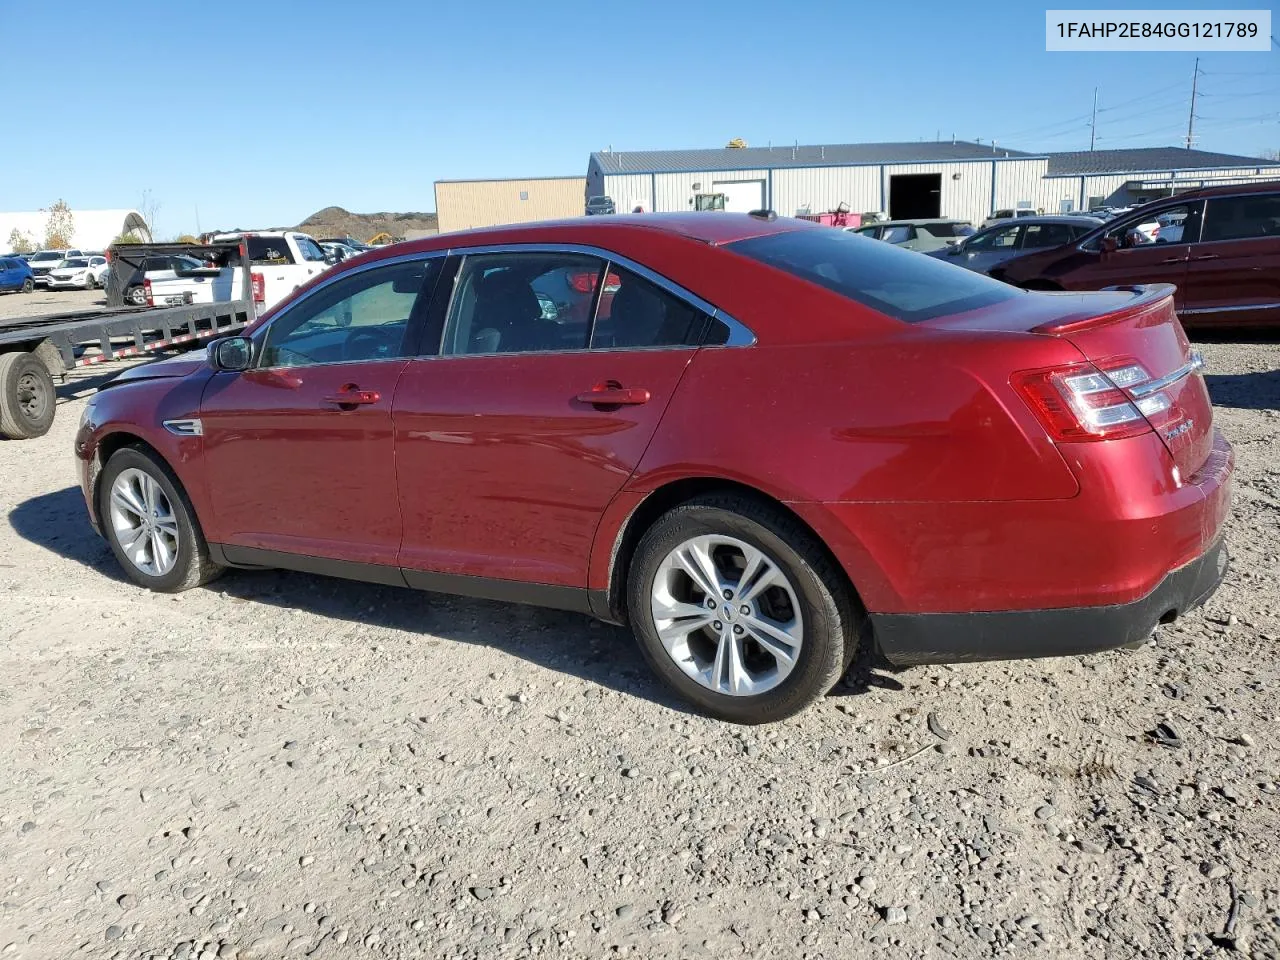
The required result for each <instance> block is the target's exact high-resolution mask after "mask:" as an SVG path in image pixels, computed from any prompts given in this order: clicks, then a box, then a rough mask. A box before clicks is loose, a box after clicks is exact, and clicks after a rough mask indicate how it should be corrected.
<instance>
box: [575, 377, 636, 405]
mask: <svg viewBox="0 0 1280 960" xmlns="http://www.w3.org/2000/svg"><path fill="white" fill-rule="evenodd" d="M574 399H575V400H577V401H578V402H579V403H589V404H591V405H593V406H597V407H621V406H637V405H638V404H641V403H648V402H649V391H648V390H646V389H644V387H624V386H623V385H622V384H620V383H619V382H618V381H617V380H608V381H606V382H604V383H597V384H596V385H595V386H594V387H592V388H591V389H590V390H587V391H585V392H583V393H580V394H578V395H577V396H576V397H574Z"/></svg>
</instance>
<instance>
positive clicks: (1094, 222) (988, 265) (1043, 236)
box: [929, 216, 1103, 273]
mask: <svg viewBox="0 0 1280 960" xmlns="http://www.w3.org/2000/svg"><path fill="white" fill-rule="evenodd" d="M1102 223H1103V220H1102V219H1101V218H1100V217H1065V216H1059V217H1022V218H1020V219H1018V220H1015V221H1005V222H1003V223H997V224H996V225H995V226H993V227H987V229H985V230H980V231H978V232H977V233H975V234H974V235H973V236H972V237H968V238H966V239H964V240H962V241H961V242H960V243H957V244H956V245H955V246H953V247H947V248H945V249H942V250H933V251H930V253H929V256H931V257H937V258H938V259H939V260H946V261H947V262H948V263H954V264H955V265H956V266H959V267H964V268H965V269H967V270H973V271H975V272H977V273H990V272H991V270H992V268H994V267H996V266H998V265H1000V264H1002V263H1004V262H1005V261H1006V260H1012V259H1013V258H1014V257H1017V256H1021V255H1022V254H1024V253H1030V252H1031V251H1032V250H1045V249H1048V248H1049V247H1060V246H1062V245H1063V244H1064V243H1072V242H1074V241H1075V240H1077V239H1079V238H1080V237H1083V236H1084V235H1085V234H1086V233H1088V232H1089V231H1090V230H1092V229H1094V228H1095V227H1099V226H1101V225H1102Z"/></svg>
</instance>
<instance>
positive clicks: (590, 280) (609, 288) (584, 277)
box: [569, 272, 622, 293]
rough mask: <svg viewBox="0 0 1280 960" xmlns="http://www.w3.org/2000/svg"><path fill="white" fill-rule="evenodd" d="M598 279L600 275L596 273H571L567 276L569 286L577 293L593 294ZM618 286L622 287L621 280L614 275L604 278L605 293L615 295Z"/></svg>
mask: <svg viewBox="0 0 1280 960" xmlns="http://www.w3.org/2000/svg"><path fill="white" fill-rule="evenodd" d="M599 278H600V274H598V273H585V272H583V273H571V274H569V286H571V287H573V289H574V290H576V291H578V293H594V292H595V289H596V284H597V283H598V282H599ZM620 286H622V278H621V277H619V276H618V275H617V274H616V273H611V274H609V275H608V276H607V277H605V281H604V288H605V290H606V292H609V293H616V292H617V290H618V288H619V287H620Z"/></svg>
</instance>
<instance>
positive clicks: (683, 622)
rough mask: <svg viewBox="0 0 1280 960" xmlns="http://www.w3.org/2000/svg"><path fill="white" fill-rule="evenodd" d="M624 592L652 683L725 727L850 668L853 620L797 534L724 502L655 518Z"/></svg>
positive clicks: (780, 518)
mask: <svg viewBox="0 0 1280 960" xmlns="http://www.w3.org/2000/svg"><path fill="white" fill-rule="evenodd" d="M627 594H628V611H629V616H630V620H631V626H632V629H633V630H634V631H635V633H636V636H637V638H638V640H639V642H640V649H641V651H642V652H643V653H644V656H645V659H646V660H648V662H649V664H650V665H651V666H652V667H653V669H654V670H655V671H656V672H657V673H658V675H659V676H661V677H662V678H663V679H664V680H665V681H666V682H667V683H668V684H670V685H671V686H672V687H673V688H674V689H675V690H676V691H677V692H679V693H680V694H681V695H682V696H683V697H684V698H685V699H686V700H689V701H690V702H691V703H693V704H694V705H696V706H697V707H699V708H700V709H701V710H702V711H704V712H706V713H708V714H710V715H712V716H715V717H718V718H720V719H723V720H729V721H732V722H735V723H767V722H770V721H774V720H781V719H784V718H786V717H789V716H792V715H794V714H796V713H799V712H800V711H801V710H803V709H804V708H805V707H807V706H809V705H810V704H812V703H813V702H815V701H816V700H818V699H820V698H821V697H822V696H823V695H824V694H826V692H827V691H828V690H830V689H831V687H833V686H834V685H835V684H836V682H837V681H838V680H839V679H840V676H841V674H842V673H843V672H844V670H845V668H846V667H847V666H848V664H849V662H850V660H851V659H852V656H853V653H854V651H855V649H856V646H857V639H858V634H859V632H860V630H861V623H862V620H863V618H862V617H861V615H860V614H859V612H858V611H857V609H856V603H855V601H854V600H853V598H852V596H851V591H850V590H849V589H848V587H847V585H846V584H845V582H844V580H843V577H842V576H841V575H840V573H839V571H838V570H837V569H836V567H835V565H834V563H833V562H832V560H831V559H830V558H829V556H828V555H827V553H826V551H825V550H824V549H823V548H822V547H821V545H820V544H819V543H818V542H817V541H816V540H814V538H813V536H812V535H811V534H810V533H809V532H808V530H806V529H805V528H804V527H803V526H802V525H801V524H800V523H799V522H798V521H797V520H795V519H794V518H793V517H789V516H787V515H786V514H784V513H783V512H782V511H780V510H778V509H776V508H773V507H770V506H769V505H767V504H764V503H761V502H758V501H755V500H751V499H749V498H746V497H739V496H732V495H712V496H706V497H700V498H697V499H695V500H691V501H689V502H688V503H685V504H682V505H681V506H679V507H676V508H675V509H673V510H671V511H670V512H668V513H667V514H665V515H664V516H662V517H661V518H660V519H659V520H658V521H657V522H656V523H655V524H654V525H653V526H652V527H651V528H650V529H649V530H648V531H647V532H646V533H645V535H644V536H643V537H642V538H641V540H640V543H639V545H638V546H637V548H636V553H635V556H634V557H633V559H632V563H631V567H630V574H629V582H628V590H627Z"/></svg>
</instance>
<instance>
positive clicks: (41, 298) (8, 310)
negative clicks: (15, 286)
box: [0, 287, 107, 322]
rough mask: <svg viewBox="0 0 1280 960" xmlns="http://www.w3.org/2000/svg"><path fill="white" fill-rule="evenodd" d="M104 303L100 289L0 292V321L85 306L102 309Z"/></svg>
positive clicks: (41, 289) (105, 301) (77, 308)
mask: <svg viewBox="0 0 1280 960" xmlns="http://www.w3.org/2000/svg"><path fill="white" fill-rule="evenodd" d="M106 305H107V296H106V294H105V293H103V292H102V291H101V290H46V289H45V288H44V287H36V288H35V290H33V291H32V292H31V293H0V322H3V321H5V320H8V319H10V318H13V317H30V316H38V315H40V314H42V313H64V312H66V311H68V310H83V309H85V308H87V307H96V308H99V309H102V308H105V307H106Z"/></svg>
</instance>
